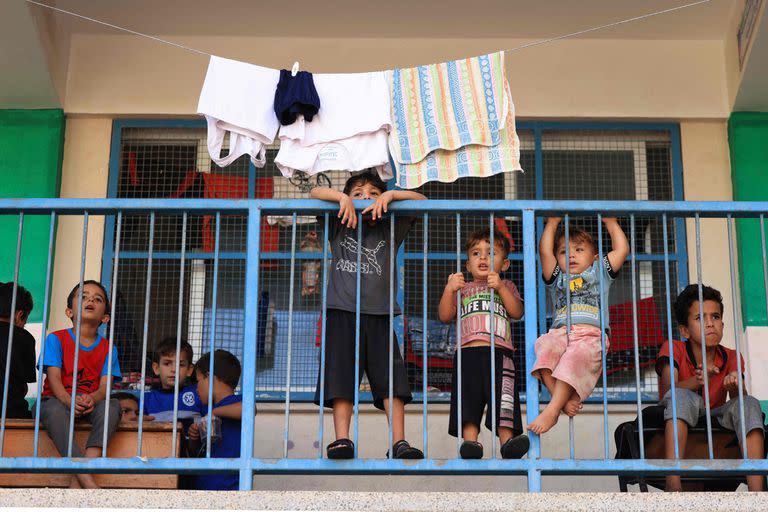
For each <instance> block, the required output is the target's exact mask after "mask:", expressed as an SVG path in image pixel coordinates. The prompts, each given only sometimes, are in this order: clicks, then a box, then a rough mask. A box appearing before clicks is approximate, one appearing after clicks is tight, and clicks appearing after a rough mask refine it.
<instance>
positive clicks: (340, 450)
mask: <svg viewBox="0 0 768 512" xmlns="http://www.w3.org/2000/svg"><path fill="white" fill-rule="evenodd" d="M325 453H326V454H327V455H328V458H329V459H351V458H353V457H354V456H355V443H353V442H352V441H351V440H350V439H346V438H342V439H337V440H335V441H334V442H332V443H331V444H329V445H328V446H327V447H326V448H325Z"/></svg>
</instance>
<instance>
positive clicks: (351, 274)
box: [328, 216, 415, 315]
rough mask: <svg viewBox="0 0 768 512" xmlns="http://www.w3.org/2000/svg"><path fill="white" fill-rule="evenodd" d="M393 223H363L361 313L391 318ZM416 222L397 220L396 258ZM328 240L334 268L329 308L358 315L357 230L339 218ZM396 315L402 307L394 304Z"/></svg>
mask: <svg viewBox="0 0 768 512" xmlns="http://www.w3.org/2000/svg"><path fill="white" fill-rule="evenodd" d="M390 219H391V217H387V218H384V219H382V220H379V221H378V222H376V223H375V224H374V225H370V224H368V223H367V222H366V221H363V228H362V231H363V233H362V244H361V245H362V253H361V254H360V312H361V313H365V314H369V315H388V314H389V286H390V272H389V268H390V251H391V244H390V225H391V223H390ZM414 220H415V218H414V217H400V216H395V247H394V251H395V255H396V254H397V249H398V247H399V246H400V244H401V243H403V240H405V237H406V235H407V234H408V230H410V229H411V226H412V225H413V222H414ZM328 231H329V232H328V240H329V241H330V244H331V254H332V259H331V267H330V271H329V278H328V308H330V309H341V310H344V311H351V312H354V311H355V295H356V291H357V255H358V252H359V251H358V243H357V229H356V228H355V229H350V228H348V227H347V226H345V225H343V224H342V223H341V221H340V220H339V219H338V218H331V219H329V224H328ZM394 314H395V315H399V314H400V306H399V305H398V304H397V300H395V301H394Z"/></svg>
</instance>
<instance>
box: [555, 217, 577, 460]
mask: <svg viewBox="0 0 768 512" xmlns="http://www.w3.org/2000/svg"><path fill="white" fill-rule="evenodd" d="M563 220H564V222H565V224H564V228H563V229H564V231H565V233H564V234H565V337H566V340H567V341H566V343H567V344H568V345H570V344H571V219H570V215H569V214H567V213H566V214H565V216H564V217H563ZM555 250H557V248H555ZM560 270H563V269H560ZM549 399H550V400H551V399H552V397H551V396H550V397H549ZM575 437H576V436H575V429H574V425H573V417H572V416H569V417H568V451H569V456H570V458H571V459H574V458H575V457H576V439H575Z"/></svg>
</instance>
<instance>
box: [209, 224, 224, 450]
mask: <svg viewBox="0 0 768 512" xmlns="http://www.w3.org/2000/svg"><path fill="white" fill-rule="evenodd" d="M220 243H221V212H220V211H217V212H216V236H215V238H214V244H213V283H212V285H211V288H212V290H211V326H210V330H209V331H208V335H209V336H210V348H209V353H210V355H211V358H210V363H209V365H208V427H207V428H208V431H207V432H208V435H207V436H206V441H205V457H206V458H208V459H210V458H211V426H212V424H213V378H214V364H215V362H216V357H215V355H216V353H215V351H216V313H217V309H218V304H219V249H220Z"/></svg>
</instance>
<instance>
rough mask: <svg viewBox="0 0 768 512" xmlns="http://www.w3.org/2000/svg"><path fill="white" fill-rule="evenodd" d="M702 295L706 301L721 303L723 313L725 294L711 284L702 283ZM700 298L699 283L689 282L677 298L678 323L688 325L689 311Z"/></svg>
mask: <svg viewBox="0 0 768 512" xmlns="http://www.w3.org/2000/svg"><path fill="white" fill-rule="evenodd" d="M701 296H702V298H703V299H704V301H708V300H711V301H715V302H717V303H718V304H720V314H721V315H722V314H723V296H722V294H721V293H720V292H719V291H717V290H715V289H714V288H712V287H711V286H706V285H701ZM698 300H699V285H698V284H689V285H688V286H686V287H685V288H684V289H683V291H681V292H680V294H679V295H678V296H677V299H675V306H674V307H675V320H677V324H678V325H683V326H686V327H687V326H688V313H689V312H690V311H691V305H693V303H694V302H697V301H698Z"/></svg>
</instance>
